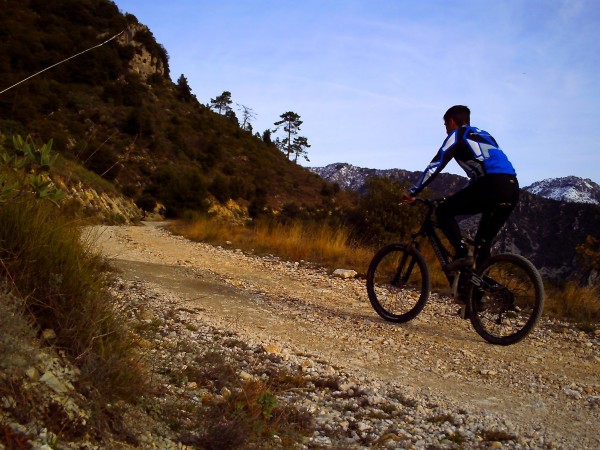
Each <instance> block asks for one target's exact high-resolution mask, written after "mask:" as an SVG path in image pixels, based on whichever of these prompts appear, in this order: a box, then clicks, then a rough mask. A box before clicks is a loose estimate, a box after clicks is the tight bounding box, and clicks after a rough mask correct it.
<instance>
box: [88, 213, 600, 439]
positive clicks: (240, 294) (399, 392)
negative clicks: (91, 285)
mask: <svg viewBox="0 0 600 450" xmlns="http://www.w3.org/2000/svg"><path fill="white" fill-rule="evenodd" d="M160 225H161V224H160V223H151V222H147V223H144V224H143V225H141V226H118V227H116V226H115V227H111V226H108V227H107V226H99V227H95V229H94V233H95V235H96V236H97V243H98V245H99V247H100V248H101V250H102V252H103V253H104V254H105V255H106V256H108V257H109V259H110V260H111V261H112V263H113V264H114V265H115V266H116V267H118V268H119V269H120V270H121V273H120V277H121V278H122V280H123V286H125V287H126V288H127V289H129V290H132V291H133V290H135V289H142V288H143V289H142V290H143V291H144V292H145V293H146V294H145V295H146V298H148V297H152V298H153V299H154V302H153V304H152V307H153V308H156V309H157V310H160V309H161V308H163V309H165V310H166V309H167V308H168V309H171V310H172V309H173V308H175V309H176V310H178V311H179V312H180V313H181V316H182V317H184V320H185V321H187V322H189V323H196V324H197V325H198V327H202V326H210V327H214V328H215V329H220V330H227V332H232V333H235V334H236V335H237V336H239V338H240V339H242V340H244V341H245V342H247V343H248V344H249V345H259V346H262V348H264V349H266V351H267V352H272V353H276V354H278V355H280V356H282V357H283V358H282V359H285V360H286V361H288V362H289V361H292V362H295V363H298V364H300V365H303V367H304V366H306V367H307V368H309V369H307V370H312V371H330V372H331V371H336V372H338V373H340V374H344V375H343V376H344V377H345V378H344V379H347V380H348V383H347V384H346V385H345V386H343V387H340V389H339V390H340V391H341V392H345V393H347V392H348V391H350V392H354V393H356V392H358V391H360V392H361V393H363V394H364V395H365V396H366V397H367V400H366V401H365V402H363V403H361V407H365V408H366V407H367V406H369V407H370V408H376V409H377V411H381V414H379V415H378V416H377V419H374V418H373V417H371V416H375V415H373V414H371V416H369V415H366V414H364V413H362V412H361V411H357V410H356V409H355V410H352V408H349V407H348V406H347V405H346V407H345V409H344V408H342V407H341V406H339V405H340V402H341V398H342V397H343V398H344V399H347V397H348V395H341V394H340V393H339V392H338V393H335V392H334V393H331V394H328V395H325V394H322V395H319V396H316V397H314V396H313V398H312V399H311V402H312V410H313V411H314V414H315V416H316V417H317V424H320V425H319V426H318V427H317V431H316V432H315V436H313V437H311V439H310V442H308V443H307V445H308V447H310V445H309V444H310V443H312V445H317V444H319V445H322V446H324V447H327V446H330V445H334V446H335V445H337V446H338V448H339V447H340V446H341V447H345V446H351V447H360V446H364V447H368V446H371V445H374V444H373V443H375V442H376V443H377V445H378V446H379V447H382V448H406V447H409V448H431V447H434V448H459V446H457V444H455V443H453V442H451V440H449V439H448V436H451V435H452V433H457V432H458V433H460V434H461V436H462V443H461V444H460V447H462V448H464V447H467V448H475V447H477V448H590V449H596V448H600V431H599V430H600V427H599V426H598V423H600V421H599V420H598V419H599V418H600V381H599V375H600V346H599V341H600V333H599V332H598V331H596V333H584V332H580V331H577V330H576V329H574V328H573V327H570V326H568V324H565V323H559V322H552V321H549V320H547V319H545V318H543V319H542V321H541V323H540V326H539V327H538V329H537V330H535V331H534V332H533V333H532V335H531V336H530V337H528V338H526V339H525V340H524V341H523V342H521V343H518V344H516V345H513V346H508V347H500V346H493V345H490V344H488V343H486V342H485V341H483V340H482V339H481V338H480V337H479V336H478V335H477V334H476V333H475V331H474V330H473V329H472V328H471V326H470V323H469V322H468V321H464V320H461V319H460V318H459V317H458V316H457V315H456V309H457V308H456V305H454V304H453V303H452V301H451V299H449V298H446V297H443V296H438V295H435V294H434V295H432V298H431V299H430V301H429V303H428V305H427V306H426V307H425V310H424V311H423V312H422V313H421V314H420V315H419V316H418V317H417V318H416V319H415V320H413V321H412V322H410V323H407V324H392V323H388V322H385V321H383V320H382V319H380V318H379V317H378V316H377V315H376V313H375V312H374V311H373V310H372V308H371V307H370V304H369V301H368V298H367V295H366V289H365V283H364V280H362V279H341V278H338V277H334V276H332V275H331V274H330V273H327V272H325V271H324V270H322V269H317V268H315V267H312V266H311V265H310V264H307V263H305V262H303V261H299V262H286V261H282V260H280V259H278V258H275V257H262V256H260V257H259V256H256V255H251V254H245V253H243V252H242V251H240V250H236V249H235V248H231V247H228V246H227V245H225V244H224V245H223V247H216V246H211V245H207V244H203V243H194V242H190V241H188V240H186V239H184V238H181V237H178V236H174V235H172V234H170V233H168V232H167V231H165V230H164V229H163V228H162V227H161V226H160ZM136 286H137V287H136ZM148 293H152V295H149V294H148ZM133 294H134V293H133V292H132V295H133ZM336 395H337V396H338V397H339V398H338V399H337V401H336V398H335V397H336ZM394 396H395V397H394ZM399 398H404V399H406V398H411V399H413V400H412V403H411V405H410V408H412V410H411V412H410V414H408V413H403V414H398V412H397V411H398V408H396V409H395V411H396V413H391V412H390V413H386V412H385V411H391V410H392V409H393V408H391V409H390V408H389V407H387V408H384V407H383V406H384V405H386V404H387V403H390V404H391V403H394V402H396V403H398V401H399V400H398V399H399ZM304 402H305V403H306V402H307V400H306V399H304ZM406 403H407V402H406V401H404V406H405V407H407V406H406ZM336 405H338V406H336ZM388 406H389V405H388ZM386 414H387V415H386ZM432 417H437V418H441V417H446V418H447V419H446V420H441V419H439V420H432ZM485 430H488V431H489V430H495V431H497V432H500V431H502V432H503V433H504V435H501V434H498V437H497V438H496V439H493V438H490V437H489V433H488V438H487V439H486V438H485V436H482V434H484V433H483V432H484V431H485ZM334 431H335V433H334ZM334 436H335V437H334ZM444 436H445V438H444ZM502 436H504V438H502ZM507 436H508V437H507Z"/></svg>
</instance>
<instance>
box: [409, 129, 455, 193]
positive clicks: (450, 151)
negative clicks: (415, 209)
mask: <svg viewBox="0 0 600 450" xmlns="http://www.w3.org/2000/svg"><path fill="white" fill-rule="evenodd" d="M457 136H458V132H457V131H453V132H452V133H450V134H449V135H448V137H447V138H446V140H445V141H444V143H443V144H442V147H441V148H440V149H439V150H438V152H437V154H436V155H435V156H434V158H433V159H432V160H431V162H430V163H429V165H428V166H427V168H426V169H425V170H424V171H423V173H422V174H421V176H420V177H419V180H418V181H417V182H416V183H415V184H413V185H412V186H411V187H410V188H409V189H408V192H407V193H408V195H409V196H410V197H414V196H415V195H417V194H418V193H419V192H421V191H422V190H423V189H425V187H426V186H427V185H428V184H429V183H431V182H432V181H433V180H434V179H435V177H436V176H437V174H438V173H440V172H441V171H442V170H443V169H444V167H446V165H447V164H448V163H449V162H450V160H451V159H452V158H453V157H454V148H455V146H456V142H457Z"/></svg>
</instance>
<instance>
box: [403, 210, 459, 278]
mask: <svg viewBox="0 0 600 450" xmlns="http://www.w3.org/2000/svg"><path fill="white" fill-rule="evenodd" d="M423 203H425V202H423ZM425 204H426V205H427V206H428V209H427V214H426V215H425V219H424V220H423V222H422V223H421V227H420V228H419V231H417V232H415V233H412V241H411V242H412V245H413V246H414V247H415V248H416V249H417V250H419V247H420V246H421V243H422V241H423V239H424V238H426V239H427V241H428V242H429V245H431V248H432V249H433V252H434V253H435V256H436V257H437V259H438V261H439V262H440V265H441V266H442V270H443V272H444V274H445V275H446V278H447V279H448V283H450V285H452V283H453V279H454V277H451V276H450V275H449V274H448V272H447V271H446V267H447V266H448V260H449V258H450V252H449V251H448V249H447V248H446V247H445V246H444V244H442V240H441V239H440V237H439V236H438V234H437V232H436V229H439V228H440V227H439V225H438V224H437V223H436V222H435V221H434V220H433V217H432V216H433V211H434V210H435V208H434V207H432V206H431V205H430V204H428V203H425ZM410 269H412V267H410V268H409V271H408V272H409V273H410Z"/></svg>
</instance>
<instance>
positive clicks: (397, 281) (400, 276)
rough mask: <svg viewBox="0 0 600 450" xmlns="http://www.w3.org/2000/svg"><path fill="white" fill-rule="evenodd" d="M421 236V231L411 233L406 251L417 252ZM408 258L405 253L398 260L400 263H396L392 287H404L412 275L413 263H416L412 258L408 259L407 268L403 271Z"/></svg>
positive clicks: (407, 254) (407, 253)
mask: <svg viewBox="0 0 600 450" xmlns="http://www.w3.org/2000/svg"><path fill="white" fill-rule="evenodd" d="M422 236H423V234H422V233H421V231H419V232H418V233H413V235H412V239H411V241H410V243H409V244H408V245H407V247H406V248H407V250H410V249H415V250H417V251H418V250H419V246H420V244H421V239H420V238H421V237H422ZM408 258H409V252H408V251H406V252H404V254H403V255H402V259H401V260H400V262H398V267H397V268H396V273H395V274H394V277H393V278H392V285H393V286H399V285H405V284H406V283H407V282H408V279H409V278H410V274H411V273H412V270H413V268H414V267H415V263H416V262H415V259H414V258H410V261H409V262H408V267H406V270H404V269H405V266H406V262H407V260H408Z"/></svg>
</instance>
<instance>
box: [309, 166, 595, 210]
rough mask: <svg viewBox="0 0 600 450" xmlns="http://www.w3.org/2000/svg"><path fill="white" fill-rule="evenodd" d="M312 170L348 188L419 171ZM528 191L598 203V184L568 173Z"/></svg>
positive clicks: (450, 187)
mask: <svg viewBox="0 0 600 450" xmlns="http://www.w3.org/2000/svg"><path fill="white" fill-rule="evenodd" d="M309 169H310V170H311V171H312V172H314V173H316V174H317V175H319V176H320V177H321V178H324V179H325V180H328V181H331V182H333V183H337V184H338V185H339V186H340V187H341V188H342V189H349V190H352V191H358V192H360V191H361V190H362V189H363V188H364V185H365V181H366V180H367V178H369V177H372V176H378V177H381V176H384V177H390V178H392V179H397V180H402V181H408V182H409V183H414V182H415V181H416V180H417V178H418V177H419V175H421V172H420V171H419V172H410V171H408V170H403V169H369V168H365V167H357V166H353V165H352V164H348V163H333V164H328V165H327V166H324V167H310V168H309ZM465 183H467V179H466V178H465V177H462V176H460V175H453V174H448V173H441V174H439V176H438V179H437V180H436V182H435V184H433V185H430V187H429V188H430V189H432V190H433V191H434V192H435V194H434V195H437V193H438V192H440V191H443V194H441V195H448V193H449V192H454V191H455V190H456V189H459V188H461V187H462V186H464V185H465ZM522 189H523V190H524V191H527V192H529V193H531V194H534V195H538V196H540V197H543V198H547V199H550V200H557V201H560V202H568V203H589V204H591V205H600V185H598V184H597V183H595V182H594V181H592V180H590V179H589V178H580V177H576V176H568V177H561V178H548V179H545V180H541V181H536V182H535V183H533V184H530V185H529V186H526V187H524V188H522Z"/></svg>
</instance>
